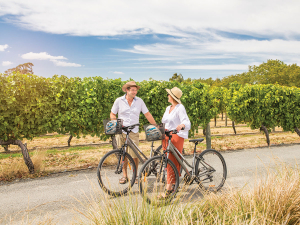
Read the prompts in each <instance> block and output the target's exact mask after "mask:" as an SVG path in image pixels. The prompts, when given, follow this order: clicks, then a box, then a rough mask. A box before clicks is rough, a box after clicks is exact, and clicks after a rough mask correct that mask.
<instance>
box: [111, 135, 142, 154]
mask: <svg viewBox="0 0 300 225" xmlns="http://www.w3.org/2000/svg"><path fill="white" fill-rule="evenodd" d="M139 136H140V134H139V133H133V132H131V133H130V134H129V137H130V139H131V140H132V141H133V143H134V144H136V146H139ZM125 139H126V134H124V133H122V134H118V135H116V141H117V145H118V148H121V147H122V145H123V144H124V143H125ZM127 152H128V154H129V155H131V157H132V158H137V156H136V154H135V153H134V151H133V150H132V149H131V148H130V147H129V146H128V148H127Z"/></svg>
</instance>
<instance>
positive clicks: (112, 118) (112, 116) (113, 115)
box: [110, 112, 117, 120]
mask: <svg viewBox="0 0 300 225" xmlns="http://www.w3.org/2000/svg"><path fill="white" fill-rule="evenodd" d="M110 119H111V120H116V119H117V116H116V114H114V113H112V112H110Z"/></svg>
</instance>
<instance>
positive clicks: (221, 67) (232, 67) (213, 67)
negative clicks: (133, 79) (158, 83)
mask: <svg viewBox="0 0 300 225" xmlns="http://www.w3.org/2000/svg"><path fill="white" fill-rule="evenodd" d="M251 65H253V63H252V64H251ZM143 68H147V67H143ZM151 68H159V69H171V70H238V71H240V70H244V71H246V70H247V69H248V65H246V64H225V65H180V66H177V65H175V66H154V67H151Z"/></svg>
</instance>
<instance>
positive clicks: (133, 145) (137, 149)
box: [122, 133, 154, 163]
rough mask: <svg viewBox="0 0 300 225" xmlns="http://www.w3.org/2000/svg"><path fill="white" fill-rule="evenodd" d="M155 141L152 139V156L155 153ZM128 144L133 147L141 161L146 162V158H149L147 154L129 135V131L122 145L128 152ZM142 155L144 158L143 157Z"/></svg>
mask: <svg viewBox="0 0 300 225" xmlns="http://www.w3.org/2000/svg"><path fill="white" fill-rule="evenodd" d="M153 143H154V142H153V141H152V144H151V152H150V157H151V156H152V153H153V147H154V145H153ZM128 146H129V147H131V149H132V150H133V152H134V153H135V155H136V156H137V157H138V159H139V161H140V162H142V163H144V162H145V161H146V160H148V158H147V156H145V154H144V153H143V152H142V151H141V150H140V148H139V147H138V146H137V145H136V144H135V143H134V142H133V141H132V140H131V138H130V137H129V133H127V134H126V140H125V143H124V145H123V146H122V149H124V151H125V152H127V149H128ZM141 155H142V157H143V158H142V157H141Z"/></svg>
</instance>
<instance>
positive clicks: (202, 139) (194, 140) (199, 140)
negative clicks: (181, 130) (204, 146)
mask: <svg viewBox="0 0 300 225" xmlns="http://www.w3.org/2000/svg"><path fill="white" fill-rule="evenodd" d="M196 141H198V142H202V141H204V138H198V139H193V140H189V142H196Z"/></svg>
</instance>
